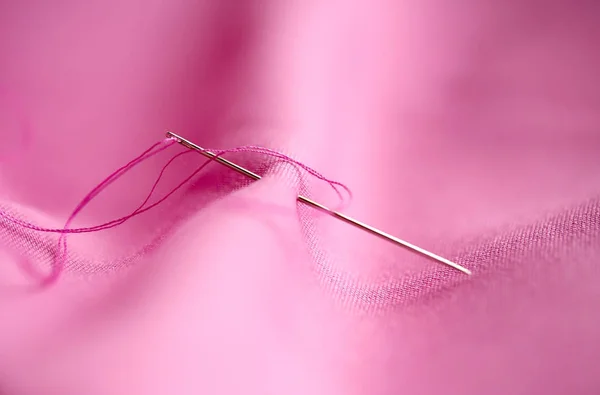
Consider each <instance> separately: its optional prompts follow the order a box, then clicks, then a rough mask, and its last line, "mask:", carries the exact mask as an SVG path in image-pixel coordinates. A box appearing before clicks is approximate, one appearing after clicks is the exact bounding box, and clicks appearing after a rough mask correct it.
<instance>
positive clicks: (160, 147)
mask: <svg viewBox="0 0 600 395" xmlns="http://www.w3.org/2000/svg"><path fill="white" fill-rule="evenodd" d="M174 144H176V141H175V140H174V139H169V138H168V139H165V140H163V141H161V142H158V143H155V144H153V145H152V146H150V148H148V149H147V150H145V151H144V152H142V153H141V154H140V155H139V156H137V157H136V158H135V159H133V160H131V161H130V162H129V163H127V164H126V165H124V166H122V167H120V168H119V169H117V170H116V171H114V172H113V173H112V174H110V175H109V176H108V177H106V178H105V179H104V180H103V181H102V182H100V183H99V184H98V185H97V186H96V187H95V188H94V189H92V190H91V191H90V192H89V193H88V194H87V195H86V196H85V197H84V198H83V199H82V200H81V202H80V203H79V204H78V205H77V207H76V208H75V209H74V210H73V212H72V213H71V215H70V216H69V218H68V219H67V221H66V223H65V225H64V227H63V228H44V227H41V226H38V225H35V224H32V223H30V222H28V221H23V220H21V219H18V218H15V217H13V216H12V215H10V214H8V213H6V212H3V211H1V210H0V217H1V218H3V219H5V220H7V221H9V222H12V223H14V224H16V225H18V226H21V227H24V228H27V229H31V230H34V231H38V232H47V233H59V234H60V237H59V240H58V248H59V251H58V254H57V257H56V259H55V261H54V262H53V264H52V268H51V269H52V270H51V273H50V274H49V275H48V276H47V277H45V278H44V279H43V281H42V284H41V285H42V286H44V285H49V284H51V283H52V282H54V281H55V280H56V279H57V278H58V277H59V275H60V273H61V272H62V270H63V268H64V263H65V260H66V257H67V240H66V236H67V234H69V233H91V232H98V231H101V230H105V229H110V228H114V227H116V226H119V225H121V224H123V223H125V222H126V221H128V220H129V219H131V218H133V217H135V216H138V215H140V214H142V213H144V212H146V211H148V210H151V209H152V208H154V207H156V206H158V205H159V204H161V203H162V202H164V201H165V200H167V199H168V198H169V197H170V196H171V195H173V194H174V193H175V192H177V191H178V190H179V189H181V188H182V187H183V186H184V185H185V184H187V183H188V182H189V181H190V180H191V179H192V178H194V177H195V176H196V175H197V174H198V173H199V172H200V171H202V169H204V168H205V167H206V166H207V165H208V164H209V163H211V162H212V161H214V160H216V159H217V158H219V157H221V156H223V155H224V154H227V153H233V152H252V153H258V154H263V155H267V156H270V157H273V158H277V159H280V160H283V161H284V162H286V163H290V164H292V165H294V166H297V167H298V168H300V169H302V170H304V171H306V172H307V173H309V174H310V175H312V176H313V177H315V178H317V179H319V180H321V181H324V182H326V183H327V184H329V185H330V186H331V187H332V188H333V190H334V191H335V192H336V194H337V195H338V197H339V198H340V200H342V201H344V197H343V194H342V193H341V191H340V189H339V188H341V189H343V190H344V191H345V192H346V193H347V194H348V197H349V199H351V198H352V192H351V191H350V189H349V188H348V187H347V186H345V185H344V184H342V183H339V182H337V181H333V180H330V179H328V178H326V177H325V176H323V175H322V174H320V173H319V172H317V171H316V170H314V169H312V168H311V167H309V166H307V165H305V164H303V163H301V162H299V161H297V160H295V159H292V158H291V157H289V156H287V155H284V154H282V153H279V152H277V151H274V150H271V149H268V148H263V147H257V146H243V147H237V148H231V149H225V150H212V149H211V150H208V151H211V152H213V153H214V154H215V156H214V157H213V158H211V159H207V160H206V161H205V162H204V163H202V164H201V165H200V166H199V167H198V168H197V169H196V170H194V171H193V172H192V173H191V174H190V175H189V176H188V177H186V178H185V179H184V180H183V181H182V182H180V183H179V184H178V185H177V186H176V187H174V188H173V189H171V191H169V192H168V193H167V194H166V195H164V196H163V197H162V198H160V199H159V200H158V201H156V202H154V203H152V204H151V205H149V206H147V207H146V204H147V203H148V202H149V201H150V199H151V198H152V196H153V194H154V192H155V190H156V188H157V187H158V184H159V183H160V180H161V179H162V177H163V175H164V173H165V171H166V170H167V168H168V167H169V166H170V165H171V164H172V163H173V162H174V161H175V160H176V159H177V158H179V157H181V156H183V155H186V154H190V153H193V152H195V151H193V150H188V151H184V152H180V153H178V154H176V155H174V156H173V157H172V158H171V159H169V161H168V162H167V163H166V164H165V165H164V166H163V168H162V169H161V171H160V173H159V175H158V177H157V178H156V180H155V182H154V185H153V186H152V188H151V189H150V192H149V193H148V195H147V196H146V198H145V199H144V201H143V202H142V203H141V204H140V205H139V206H138V207H137V208H136V209H135V210H134V211H133V212H132V213H131V214H128V215H126V216H123V217H121V218H118V219H114V220H112V221H109V222H106V223H103V224H101V225H96V226H91V227H83V228H69V225H70V224H71V223H72V222H73V220H74V219H75V217H76V216H77V215H78V214H79V213H80V212H81V210H83V208H85V206H87V205H88V204H89V203H90V202H91V201H92V199H94V198H95V197H96V196H98V194H99V193H100V192H102V191H103V190H104V189H105V188H106V187H108V186H109V185H110V184H112V183H113V182H115V181H116V180H118V179H119V178H120V177H122V176H123V175H125V174H126V173H127V172H128V171H129V170H131V169H132V168H134V167H135V166H137V165H139V164H140V163H142V162H144V161H146V160H147V159H150V158H151V157H153V156H154V155H156V154H158V153H160V152H162V151H164V150H166V149H167V148H169V147H171V146H173V145H174Z"/></svg>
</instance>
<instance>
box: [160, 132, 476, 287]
mask: <svg viewBox="0 0 600 395" xmlns="http://www.w3.org/2000/svg"><path fill="white" fill-rule="evenodd" d="M167 137H168V138H171V139H173V140H175V141H177V142H178V143H179V144H181V145H183V146H184V147H187V148H189V149H192V150H195V151H198V152H199V153H200V154H202V155H204V156H205V157H207V158H210V159H213V160H215V161H216V162H219V163H220V164H222V165H224V166H227V167H229V168H230V169H233V170H235V171H237V172H238V173H240V174H243V175H245V176H246V177H248V178H251V179H253V180H260V179H261V176H259V175H258V174H256V173H254V172H252V171H250V170H248V169H246V168H244V167H242V166H240V165H238V164H235V163H233V162H231V161H229V160H227V159H225V158H222V157H220V156H217V155H216V154H215V153H213V152H211V151H208V150H206V149H204V148H202V147H200V146H199V145H197V144H194V143H192V142H191V141H189V140H187V139H185V138H183V137H181V136H179V135H177V134H175V133H173V132H167ZM298 201H299V202H301V203H304V204H306V205H308V206H310V207H313V208H315V209H317V210H320V211H322V212H325V213H327V214H329V215H331V216H333V217H335V218H337V219H340V220H342V221H344V222H346V223H348V224H350V225H353V226H355V227H357V228H360V229H362V230H364V231H366V232H368V233H371V234H373V235H375V236H378V237H380V238H383V239H385V240H388V241H390V242H392V243H394V244H396V245H399V246H402V247H404V248H407V249H409V250H412V251H414V252H417V253H419V254H421V255H424V256H426V257H428V258H430V259H433V260H435V261H437V262H439V263H443V264H444V265H447V266H450V267H452V268H454V269H456V270H459V271H461V272H463V273H465V274H467V275H471V271H470V270H469V269H467V268H465V267H463V266H461V265H459V264H457V263H454V262H452V261H451V260H449V259H446V258H443V257H441V256H439V255H437V254H434V253H433V252H430V251H427V250H425V249H423V248H421V247H418V246H416V245H414V244H411V243H409V242H407V241H404V240H402V239H399V238H397V237H395V236H392V235H390V234H389V233H386V232H384V231H382V230H379V229H377V228H374V227H372V226H371V225H367V224H365V223H364V222H360V221H358V220H356V219H354V218H352V217H349V216H347V215H346V214H342V213H340V212H337V211H334V210H331V209H329V208H327V207H326V206H324V205H322V204H320V203H317V202H315V201H314V200H312V199H309V198H307V197H304V196H302V195H299V196H298Z"/></svg>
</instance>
